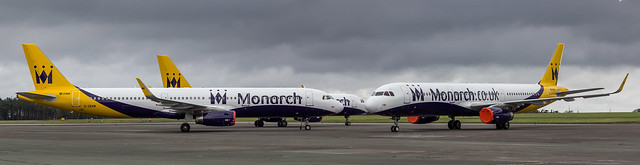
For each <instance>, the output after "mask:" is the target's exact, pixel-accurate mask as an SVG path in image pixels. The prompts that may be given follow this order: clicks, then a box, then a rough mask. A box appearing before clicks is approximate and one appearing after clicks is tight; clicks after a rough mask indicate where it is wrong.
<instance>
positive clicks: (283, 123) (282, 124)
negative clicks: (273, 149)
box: [278, 120, 288, 127]
mask: <svg viewBox="0 0 640 165" xmlns="http://www.w3.org/2000/svg"><path fill="white" fill-rule="evenodd" d="M287 125H288V123H287V121H286V120H282V121H279V122H278V127H287Z"/></svg>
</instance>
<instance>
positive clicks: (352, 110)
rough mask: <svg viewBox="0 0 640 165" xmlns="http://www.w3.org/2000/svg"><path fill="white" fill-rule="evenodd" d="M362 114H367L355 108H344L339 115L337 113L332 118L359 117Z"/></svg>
mask: <svg viewBox="0 0 640 165" xmlns="http://www.w3.org/2000/svg"><path fill="white" fill-rule="evenodd" d="M364 113H367V112H365V111H363V110H360V109H357V108H350V107H344V109H342V111H341V112H340V113H337V114H335V115H333V116H345V115H360V114H364Z"/></svg>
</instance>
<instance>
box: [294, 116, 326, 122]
mask: <svg viewBox="0 0 640 165" xmlns="http://www.w3.org/2000/svg"><path fill="white" fill-rule="evenodd" d="M322 118H323V116H311V117H309V122H312V123H313V122H320V121H322ZM294 119H295V120H296V121H302V118H301V117H296V118H294Z"/></svg>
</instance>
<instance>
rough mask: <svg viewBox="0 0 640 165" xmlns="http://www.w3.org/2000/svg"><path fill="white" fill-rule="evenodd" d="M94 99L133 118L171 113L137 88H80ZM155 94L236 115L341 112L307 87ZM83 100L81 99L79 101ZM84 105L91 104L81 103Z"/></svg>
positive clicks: (176, 90) (182, 90)
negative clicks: (226, 110) (218, 108)
mask: <svg viewBox="0 0 640 165" xmlns="http://www.w3.org/2000/svg"><path fill="white" fill-rule="evenodd" d="M80 89H81V91H82V92H83V93H85V94H86V95H87V96H89V97H90V99H91V100H92V101H90V102H93V101H96V102H98V103H100V104H103V105H105V106H107V107H109V108H111V109H114V110H116V111H119V112H121V113H124V114H126V115H129V116H132V117H153V113H155V112H169V113H170V112H172V110H171V109H163V106H158V105H157V104H158V103H156V102H154V101H151V100H149V99H147V98H146V97H145V96H144V94H143V92H142V91H141V90H140V88H80ZM150 90H151V92H153V93H154V94H155V95H156V96H157V97H159V98H162V99H168V100H176V101H179V102H185V103H189V104H195V105H201V106H205V107H207V106H216V107H228V109H229V110H234V111H236V115H237V117H265V116H276V117H305V116H322V115H331V114H335V113H338V112H340V111H342V108H343V106H342V104H341V103H340V102H338V101H336V100H332V99H323V96H324V95H327V94H326V93H325V92H323V91H320V90H316V89H310V88H150ZM79 102H80V103H82V100H79ZM82 105H84V106H91V105H86V104H82Z"/></svg>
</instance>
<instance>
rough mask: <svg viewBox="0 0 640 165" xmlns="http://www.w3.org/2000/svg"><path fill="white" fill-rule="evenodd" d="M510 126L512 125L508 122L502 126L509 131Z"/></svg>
mask: <svg viewBox="0 0 640 165" xmlns="http://www.w3.org/2000/svg"><path fill="white" fill-rule="evenodd" d="M510 126H511V124H510V123H509V122H508V121H507V122H505V123H504V124H502V129H509V127H510Z"/></svg>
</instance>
